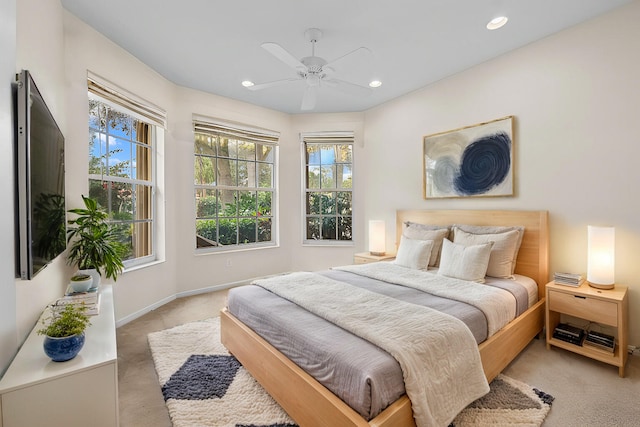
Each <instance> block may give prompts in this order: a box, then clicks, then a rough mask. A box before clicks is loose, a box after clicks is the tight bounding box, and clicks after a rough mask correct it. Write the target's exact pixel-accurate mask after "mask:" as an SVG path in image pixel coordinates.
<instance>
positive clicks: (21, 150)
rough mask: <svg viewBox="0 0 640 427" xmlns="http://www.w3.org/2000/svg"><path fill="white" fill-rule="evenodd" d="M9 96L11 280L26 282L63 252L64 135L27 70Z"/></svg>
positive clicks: (64, 218) (64, 223) (17, 78)
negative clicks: (11, 99)
mask: <svg viewBox="0 0 640 427" xmlns="http://www.w3.org/2000/svg"><path fill="white" fill-rule="evenodd" d="M13 94H14V106H15V115H14V117H15V150H14V151H15V157H16V165H15V170H16V207H17V208H16V215H15V218H16V231H17V235H16V277H20V278H22V279H25V280H30V279H31V278H33V277H34V276H35V275H36V274H37V273H38V272H40V271H41V270H42V269H43V268H45V267H46V266H47V265H48V264H49V263H50V262H51V261H52V260H53V259H54V258H56V257H57V256H58V255H60V254H61V253H62V252H63V251H64V250H65V249H66V216H65V212H66V209H65V193H64V136H63V135H62V132H61V131H60V128H59V127H58V125H57V124H56V121H55V119H54V118H53V115H52V114H51V112H50V111H49V109H48V108H47V105H46V104H45V102H44V99H43V98H42V95H41V94H40V92H39V91H38V88H37V87H36V84H35V82H34V81H33V78H32V76H31V74H30V73H29V71H26V70H24V71H22V72H21V73H19V74H18V75H17V76H16V83H15V85H14V90H13Z"/></svg>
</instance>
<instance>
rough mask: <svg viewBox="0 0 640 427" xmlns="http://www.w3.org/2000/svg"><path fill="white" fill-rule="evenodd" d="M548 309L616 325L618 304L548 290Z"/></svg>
mask: <svg viewBox="0 0 640 427" xmlns="http://www.w3.org/2000/svg"><path fill="white" fill-rule="evenodd" d="M547 302H548V304H549V310H551V311H557V312H561V313H565V314H568V315H570V316H575V317H580V318H584V319H589V320H591V321H593V322H597V323H602V324H605V325H610V326H618V305H617V304H616V303H614V302H608V301H602V300H599V299H596V298H590V297H585V296H581V295H572V294H565V293H564V292H556V291H554V290H549V301H547Z"/></svg>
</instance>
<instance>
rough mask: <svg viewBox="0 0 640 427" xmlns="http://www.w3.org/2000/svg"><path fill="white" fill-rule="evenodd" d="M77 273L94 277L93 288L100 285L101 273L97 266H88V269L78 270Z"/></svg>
mask: <svg viewBox="0 0 640 427" xmlns="http://www.w3.org/2000/svg"><path fill="white" fill-rule="evenodd" d="M77 274H88V275H90V276H91V277H92V278H93V282H92V283H91V289H97V288H98V287H99V286H100V273H98V270H96V269H95V268H88V269H86V270H78V273H77Z"/></svg>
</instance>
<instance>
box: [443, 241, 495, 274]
mask: <svg viewBox="0 0 640 427" xmlns="http://www.w3.org/2000/svg"><path fill="white" fill-rule="evenodd" d="M492 246H493V242H487V243H484V244H481V245H473V246H464V245H458V244H456V243H453V242H452V241H450V240H449V239H445V240H444V241H443V242H442V254H441V256H440V268H439V269H438V274H439V275H441V276H447V277H453V278H456V279H462V280H469V281H473V282H478V283H484V276H485V275H486V273H487V266H488V265H489V256H491V247H492Z"/></svg>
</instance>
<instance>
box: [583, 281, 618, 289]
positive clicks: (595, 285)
mask: <svg viewBox="0 0 640 427" xmlns="http://www.w3.org/2000/svg"><path fill="white" fill-rule="evenodd" d="M587 283H588V284H589V286H591V287H592V288H596V289H613V288H615V286H616V285H615V283H611V284H609V285H601V284H598V283H591V282H587Z"/></svg>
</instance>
